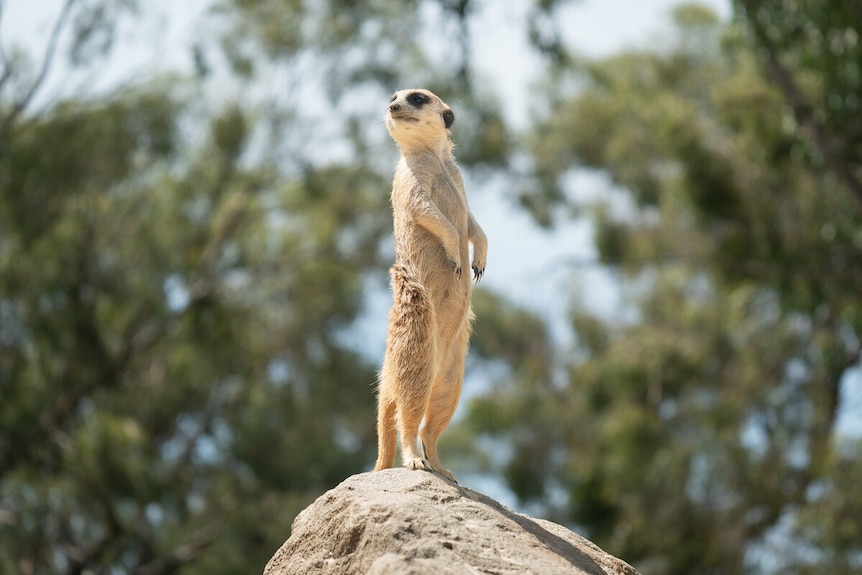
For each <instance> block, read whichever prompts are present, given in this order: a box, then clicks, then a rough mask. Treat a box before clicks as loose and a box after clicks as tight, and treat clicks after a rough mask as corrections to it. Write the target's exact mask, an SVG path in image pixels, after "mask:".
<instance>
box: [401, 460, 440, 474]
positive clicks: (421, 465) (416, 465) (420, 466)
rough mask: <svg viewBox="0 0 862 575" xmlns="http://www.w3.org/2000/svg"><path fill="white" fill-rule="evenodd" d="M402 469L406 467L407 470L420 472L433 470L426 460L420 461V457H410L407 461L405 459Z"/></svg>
mask: <svg viewBox="0 0 862 575" xmlns="http://www.w3.org/2000/svg"><path fill="white" fill-rule="evenodd" d="M404 467H406V468H407V469H417V470H422V471H433V470H434V468H433V467H431V464H430V463H428V460H427V459H422V458H421V457H411V458H409V459H405V460H404Z"/></svg>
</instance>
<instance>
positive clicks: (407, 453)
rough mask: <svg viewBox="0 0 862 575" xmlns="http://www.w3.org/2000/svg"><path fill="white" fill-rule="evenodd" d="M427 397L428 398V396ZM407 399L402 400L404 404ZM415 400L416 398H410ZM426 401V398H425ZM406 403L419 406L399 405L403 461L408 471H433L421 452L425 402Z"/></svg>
mask: <svg viewBox="0 0 862 575" xmlns="http://www.w3.org/2000/svg"><path fill="white" fill-rule="evenodd" d="M426 397H427V396H426ZM405 399H408V398H402V401H403V402H404V400H405ZM409 399H410V400H415V399H416V398H415V397H412V398H409ZM423 399H424V398H423ZM405 403H417V404H418V405H403V404H402V405H399V409H398V417H399V419H400V426H401V459H402V461H403V463H404V467H406V468H407V469H424V470H426V471H431V465H430V463H429V462H428V461H427V460H426V459H425V458H424V457H422V454H421V453H420V452H419V446H418V439H419V424H420V423H422V416H423V412H424V411H425V403H426V402H425V401H422V402H421V403H419V402H416V401H409V402H405Z"/></svg>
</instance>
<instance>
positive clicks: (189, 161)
mask: <svg viewBox="0 0 862 575" xmlns="http://www.w3.org/2000/svg"><path fill="white" fill-rule="evenodd" d="M112 6H113V4H112V3H108V2H105V3H90V4H84V3H76V2H68V3H66V4H65V7H64V9H63V12H62V13H61V15H60V16H59V17H58V22H59V24H58V28H57V30H58V32H56V33H55V38H64V37H66V36H65V32H63V30H65V28H64V27H65V26H72V31H73V33H72V37H73V38H77V36H76V33H77V31H78V29H77V28H75V26H78V27H84V28H86V29H88V30H89V29H92V28H95V27H98V26H99V25H102V24H105V23H104V22H102V21H101V20H99V19H98V18H97V16H99V15H103V12H101V11H100V10H101V9H104V10H109V9H110V8H111V7H112ZM115 24H116V21H114V20H111V21H110V25H115ZM105 25H108V24H105ZM52 42H57V45H60V41H58V40H52ZM79 47H80V45H79V44H78V43H75V44H73V45H72V46H71V48H70V50H71V52H72V54H73V56H74V55H75V54H76V53H77V52H76V51H80V50H79ZM52 49H54V48H52ZM80 49H83V48H80ZM51 57H52V55H51V54H49V56H48V59H50V58H51ZM94 57H95V56H94ZM42 68H43V69H46V70H47V69H48V65H47V62H46V63H45V64H44V65H43V66H42ZM31 69H32V68H30V67H28V66H24V65H22V64H21V63H16V62H11V61H9V60H6V61H5V62H4V71H5V72H6V75H5V76H4V85H3V89H4V91H3V92H2V95H3V101H2V104H0V110H2V112H3V115H2V118H0V120H2V121H0V125H2V126H3V132H2V139H0V146H2V148H0V190H2V191H0V294H2V295H0V318H2V321H0V394H2V400H0V421H2V426H0V517H2V521H0V570H2V571H3V572H10V573H11V572H23V573H35V572H39V573H46V572H68V573H80V572H84V571H89V572H107V571H111V570H122V571H125V572H135V573H143V574H148V573H168V572H174V571H177V570H183V571H185V572H192V571H197V570H200V571H202V572H203V571H207V572H211V571H218V572H247V571H248V569H249V565H260V566H262V565H263V563H264V562H265V561H266V559H267V558H268V557H269V555H270V554H271V553H272V551H273V549H275V548H277V546H278V545H279V544H280V543H281V542H282V540H283V538H284V537H285V534H287V533H288V532H289V524H290V521H291V519H292V517H293V514H295V512H296V511H298V510H299V509H301V508H302V507H303V506H304V505H305V504H306V503H307V501H308V499H309V498H310V497H313V496H316V495H317V494H318V493H319V492H320V491H322V490H323V489H325V488H327V487H329V486H331V485H332V484H334V483H335V482H337V481H340V480H341V479H343V478H344V477H345V476H347V475H349V474H350V473H353V472H355V471H357V470H360V469H361V468H362V467H363V466H364V465H365V464H366V462H367V461H368V460H370V459H371V458H372V457H373V455H372V451H373V418H374V416H373V410H374V399H373V394H372V388H371V384H372V382H373V381H374V367H375V366H374V364H373V362H372V361H370V360H369V359H368V358H364V357H362V356H361V355H360V354H359V353H358V351H356V350H354V349H351V348H350V346H348V345H347V344H346V343H344V341H343V338H341V337H340V334H341V333H342V332H343V331H344V330H345V329H346V328H347V327H348V326H350V324H351V322H353V320H354V319H355V318H356V317H357V315H358V313H359V311H360V310H361V306H362V301H363V284H362V277H363V274H366V273H368V272H369V270H378V269H379V268H380V267H381V263H380V261H379V260H378V256H377V253H378V249H377V248H378V244H379V242H380V241H381V239H382V238H383V237H384V236H385V235H386V232H387V207H386V195H385V193H380V190H385V188H386V185H387V183H386V179H385V178H384V177H383V176H381V175H380V174H378V173H376V172H375V171H373V169H370V168H367V167H365V166H363V165H361V164H360V165H358V166H356V165H351V164H340V163H337V162H332V163H328V164H326V165H322V166H310V167H308V168H307V169H305V170H304V171H302V172H292V173H288V172H282V171H279V169H278V166H276V165H274V164H272V163H270V162H269V159H268V158H266V157H263V158H261V157H256V156H255V154H254V153H253V152H252V151H251V148H252V147H253V145H252V141H253V139H254V138H255V137H256V136H255V133H256V129H255V127H254V115H255V111H254V109H253V108H248V107H241V106H240V105H239V104H232V103H230V102H228V103H225V104H220V105H217V106H213V107H212V108H211V109H210V110H207V109H202V108H201V105H200V104H201V102H202V101H205V100H202V99H201V97H200V92H199V91H198V90H197V89H196V88H195V87H194V84H193V83H192V82H191V81H189V80H183V79H177V78H175V77H165V78H161V79H149V81H148V82H146V83H142V84H140V85H134V86H130V87H126V88H120V89H116V90H115V91H113V92H112V93H109V94H107V95H104V96H91V97H90V98H88V99H75V98H70V99H67V100H64V101H58V102H53V103H52V104H51V105H50V106H49V107H48V108H46V109H45V110H44V111H36V110H34V109H33V107H32V105H31V104H32V102H33V97H34V95H35V94H38V90H39V87H40V83H41V82H42V79H43V75H42V74H41V73H39V74H37V75H36V76H35V80H33V77H34V76H33V74H31V73H30V71H31ZM28 82H31V83H30V84H29V85H28ZM22 94H23V95H22ZM193 100H196V101H197V102H196V106H194V107H192V106H191V105H190V104H191V102H192V101H193ZM184 124H186V125H195V126H197V128H196V129H194V130H189V131H187V132H185V133H184V131H183V130H180V129H179V127H180V126H183V125H184ZM357 213H361V214H365V215H364V216H363V217H356V215H355V214H357Z"/></svg>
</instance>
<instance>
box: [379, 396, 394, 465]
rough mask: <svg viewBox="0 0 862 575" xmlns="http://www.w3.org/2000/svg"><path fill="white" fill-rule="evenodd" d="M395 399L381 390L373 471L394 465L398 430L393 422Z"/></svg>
mask: <svg viewBox="0 0 862 575" xmlns="http://www.w3.org/2000/svg"><path fill="white" fill-rule="evenodd" d="M395 416H396V404H395V399H394V398H392V397H391V396H390V394H389V393H387V390H385V389H381V392H380V398H379V400H378V406H377V463H376V464H375V465H374V471H380V470H381V469H389V468H390V467H392V466H394V465H395V450H396V444H397V441H398V437H397V435H398V428H397V423H396V420H395Z"/></svg>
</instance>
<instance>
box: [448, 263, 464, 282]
mask: <svg viewBox="0 0 862 575" xmlns="http://www.w3.org/2000/svg"><path fill="white" fill-rule="evenodd" d="M449 265H451V266H452V270H453V271H454V272H455V275H456V276H458V279H461V275H462V270H461V263H460V262H458V261H455V260H449Z"/></svg>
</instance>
